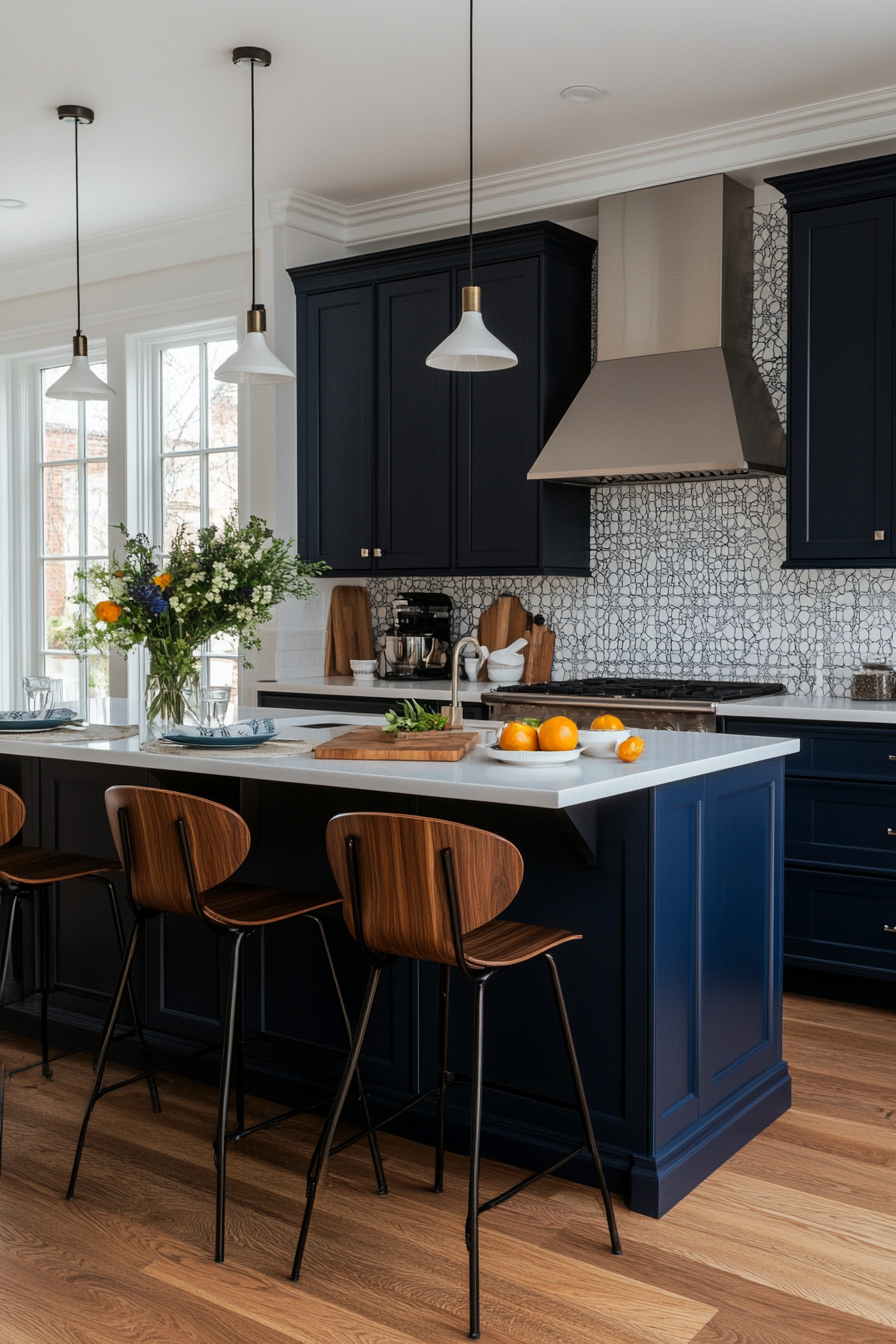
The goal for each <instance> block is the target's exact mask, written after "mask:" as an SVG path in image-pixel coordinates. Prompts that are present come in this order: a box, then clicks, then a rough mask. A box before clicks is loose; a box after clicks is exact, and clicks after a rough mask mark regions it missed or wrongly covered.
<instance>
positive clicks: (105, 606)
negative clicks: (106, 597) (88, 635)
mask: <svg viewBox="0 0 896 1344" xmlns="http://www.w3.org/2000/svg"><path fill="white" fill-rule="evenodd" d="M120 615H121V607H120V606H119V605H118V603H117V602H97V604H96V618H97V620H98V621H105V622H106V623H107V625H114V624H115V622H116V621H117V620H118V618H119V616H120Z"/></svg>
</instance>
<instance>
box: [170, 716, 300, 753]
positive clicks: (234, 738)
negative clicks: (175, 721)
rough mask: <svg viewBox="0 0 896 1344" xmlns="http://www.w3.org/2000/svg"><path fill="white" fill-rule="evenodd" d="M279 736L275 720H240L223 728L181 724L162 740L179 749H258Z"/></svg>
mask: <svg viewBox="0 0 896 1344" xmlns="http://www.w3.org/2000/svg"><path fill="white" fill-rule="evenodd" d="M276 736H277V730H276V726H275V724H274V720H273V719H240V720H238V722H237V723H228V724H226V725H225V726H224V727H223V728H206V727H203V726H201V725H200V726H198V727H194V726H193V725H192V724H181V725H180V726H179V727H178V728H174V729H172V731H171V732H170V733H168V734H167V735H166V736H165V737H164V738H163V739H162V740H163V741H164V742H175V743H176V744H177V745H178V746H179V747H215V748H217V747H223V748H225V749H227V748H231V749H233V748H236V749H237V750H238V749H239V748H240V747H258V746H261V744H262V743H263V742H270V740H271V738H273V737H276Z"/></svg>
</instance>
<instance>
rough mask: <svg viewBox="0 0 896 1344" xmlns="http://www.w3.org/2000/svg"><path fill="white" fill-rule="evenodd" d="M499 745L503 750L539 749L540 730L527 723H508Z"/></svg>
mask: <svg viewBox="0 0 896 1344" xmlns="http://www.w3.org/2000/svg"><path fill="white" fill-rule="evenodd" d="M498 746H499V747H500V748H501V750H502V751H537V750H538V731H537V729H535V728H533V727H531V726H530V725H529V724H527V723H517V722H516V721H514V722H513V723H506V724H505V725H504V728H503V730H502V732H501V736H500V737H499V738H498Z"/></svg>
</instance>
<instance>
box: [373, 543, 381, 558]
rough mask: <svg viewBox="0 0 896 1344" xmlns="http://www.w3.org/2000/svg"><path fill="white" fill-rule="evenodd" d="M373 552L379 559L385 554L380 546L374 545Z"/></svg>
mask: <svg viewBox="0 0 896 1344" xmlns="http://www.w3.org/2000/svg"><path fill="white" fill-rule="evenodd" d="M373 553H374V555H375V556H376V557H377V559H379V558H380V556H381V555H382V554H383V553H382V551H381V550H380V548H379V546H374V548H373Z"/></svg>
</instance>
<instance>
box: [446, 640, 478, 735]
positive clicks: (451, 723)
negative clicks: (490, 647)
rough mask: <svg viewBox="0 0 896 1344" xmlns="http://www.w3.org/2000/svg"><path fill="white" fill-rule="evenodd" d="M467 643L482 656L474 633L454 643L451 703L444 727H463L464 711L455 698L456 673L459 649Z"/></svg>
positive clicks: (456, 694)
mask: <svg viewBox="0 0 896 1344" xmlns="http://www.w3.org/2000/svg"><path fill="white" fill-rule="evenodd" d="M467 644H472V645H473V648H474V649H475V650H476V653H477V654H478V656H479V657H480V658H482V657H483V656H484V650H483V648H482V645H481V644H480V643H479V640H478V639H477V638H476V636H475V635H464V637H463V639H459V640H458V641H457V643H456V644H455V646H454V652H453V653H452V655H451V704H450V705H449V706H448V715H447V717H448V723H447V724H446V725H445V726H446V728H463V726H464V712H463V710H462V709H461V706H460V702H459V700H458V698H457V696H458V690H457V675H458V667H459V663H460V653H461V649H463V648H465V647H466V645H467Z"/></svg>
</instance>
